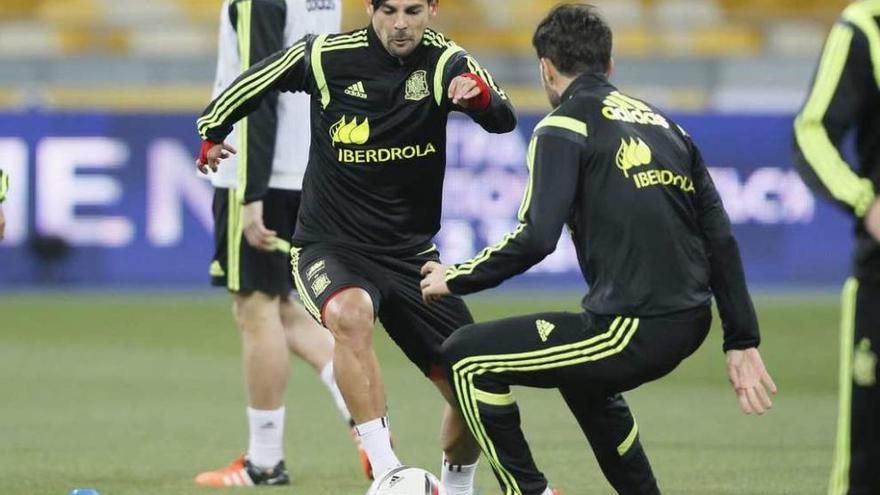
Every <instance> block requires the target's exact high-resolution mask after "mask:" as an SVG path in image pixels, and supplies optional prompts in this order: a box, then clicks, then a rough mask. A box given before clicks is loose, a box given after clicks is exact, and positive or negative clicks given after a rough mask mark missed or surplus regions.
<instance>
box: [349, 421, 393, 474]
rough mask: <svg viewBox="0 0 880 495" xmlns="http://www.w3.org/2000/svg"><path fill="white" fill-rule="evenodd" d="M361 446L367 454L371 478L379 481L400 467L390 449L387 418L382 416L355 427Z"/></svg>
mask: <svg viewBox="0 0 880 495" xmlns="http://www.w3.org/2000/svg"><path fill="white" fill-rule="evenodd" d="M355 429H356V430H357V433H358V436H360V437H361V445H362V446H363V447H364V450H365V451H366V452H367V457H368V458H369V459H370V465H371V466H373V476H374V477H375V478H376V479H379V478H381V477H382V475H384V474H385V473H387V472H388V471H391V470H392V469H394V468H396V467H398V466H401V463H400V460H399V459H398V458H397V454H395V453H394V449H392V448H391V432H390V430H389V429H388V416H382V417H381V418H376V419H374V420H372V421H367V422H366V423H361V424H359V425H356V426H355Z"/></svg>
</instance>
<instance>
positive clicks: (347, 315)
mask: <svg viewBox="0 0 880 495" xmlns="http://www.w3.org/2000/svg"><path fill="white" fill-rule="evenodd" d="M323 317H324V324H325V325H326V326H327V328H329V329H330V331H331V332H332V333H333V337H334V338H335V339H336V346H335V348H334V351H333V368H334V373H335V374H336V382H337V384H338V385H339V389H340V390H341V391H342V396H343V397H344V398H345V403H346V404H347V405H348V408H349V410H350V411H351V415H352V417H353V419H354V422H355V430H356V431H357V434H358V436H359V437H360V440H361V445H362V446H363V448H364V450H365V451H366V452H367V456H368V458H369V461H370V464H371V466H372V470H373V474H374V475H375V476H377V477H379V476H381V475H382V474H384V473H385V472H387V471H389V470H391V469H393V468H395V467H397V466H400V464H401V463H400V460H398V458H397V455H396V454H395V453H394V449H393V448H392V446H391V435H390V430H389V423H388V418H387V416H386V407H385V386H384V384H383V382H382V374H381V370H380V368H379V359H378V358H377V357H376V352H375V351H374V350H373V318H374V311H373V301H372V299H371V298H370V295H369V294H368V293H367V291H365V290H363V289H361V288H357V287H353V288H349V289H345V290H342V291H340V292H339V293H337V294H336V295H334V296H333V297H332V298H331V299H330V300H329V301H327V303H326V304H325V305H324V315H323Z"/></svg>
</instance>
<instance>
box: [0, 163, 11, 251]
mask: <svg viewBox="0 0 880 495" xmlns="http://www.w3.org/2000/svg"><path fill="white" fill-rule="evenodd" d="M7 192H9V176H8V175H6V172H4V171H3V169H0V241H2V240H3V237H4V235H5V234H6V217H5V216H3V201H5V200H6V193H7Z"/></svg>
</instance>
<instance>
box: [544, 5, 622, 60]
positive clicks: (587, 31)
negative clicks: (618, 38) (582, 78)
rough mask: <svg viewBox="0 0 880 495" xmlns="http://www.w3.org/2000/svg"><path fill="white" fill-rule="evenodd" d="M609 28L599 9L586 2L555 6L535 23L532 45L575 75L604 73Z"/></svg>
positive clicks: (609, 34)
mask: <svg viewBox="0 0 880 495" xmlns="http://www.w3.org/2000/svg"><path fill="white" fill-rule="evenodd" d="M611 44H612V36H611V28H609V27H608V24H606V23H605V20H604V19H602V16H600V15H599V11H598V9H596V7H594V6H592V5H588V4H585V3H564V4H560V5H557V6H556V7H554V8H553V10H551V11H550V13H549V14H547V17H545V18H544V20H543V21H541V23H540V24H538V29H536V30H535V36H534V37H533V38H532V45H534V47H535V50H536V51H537V52H538V57H539V58H548V59H550V61H552V62H553V65H555V66H556V68H557V69H559V71H560V72H562V73H563V74H565V75H567V76H576V75H578V74H582V73H584V72H605V71H606V70H607V69H608V66H609V64H610V63H611Z"/></svg>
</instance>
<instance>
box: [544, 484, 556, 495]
mask: <svg viewBox="0 0 880 495" xmlns="http://www.w3.org/2000/svg"><path fill="white" fill-rule="evenodd" d="M541 495H553V490H551V489H550V485H547V488H545V489H544V493H542V494H541Z"/></svg>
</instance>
